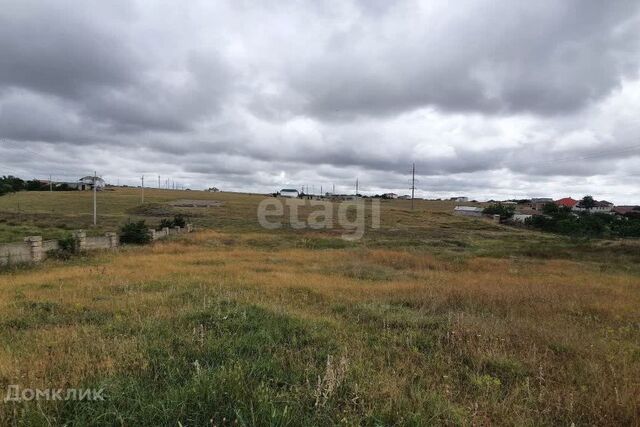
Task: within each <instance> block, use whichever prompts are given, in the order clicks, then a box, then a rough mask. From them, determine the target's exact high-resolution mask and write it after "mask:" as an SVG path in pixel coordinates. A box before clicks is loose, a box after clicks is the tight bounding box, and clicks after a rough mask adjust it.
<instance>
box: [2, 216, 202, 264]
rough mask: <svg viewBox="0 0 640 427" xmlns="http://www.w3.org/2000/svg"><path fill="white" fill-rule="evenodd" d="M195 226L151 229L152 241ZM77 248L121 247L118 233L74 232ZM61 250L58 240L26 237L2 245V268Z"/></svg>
mask: <svg viewBox="0 0 640 427" xmlns="http://www.w3.org/2000/svg"><path fill="white" fill-rule="evenodd" d="M192 231H193V226H192V225H191V224H187V225H186V227H182V228H181V227H174V228H168V227H165V228H163V229H162V230H160V231H157V230H153V229H149V234H151V239H152V240H158V239H162V238H164V237H167V236H170V235H175V234H181V233H191V232H192ZM73 239H74V240H75V247H76V250H77V251H78V252H84V251H89V250H96V249H112V250H117V248H118V247H119V246H120V239H119V237H118V234H117V233H113V232H109V233H105V235H104V236H96V237H87V233H86V232H85V231H83V230H78V231H74V232H73ZM58 249H60V244H59V243H58V241H57V240H42V236H29V237H25V238H24V241H23V242H22V243H6V244H0V266H5V265H15V264H24V263H38V262H41V261H43V260H45V259H46V258H47V256H48V254H49V253H50V252H51V251H56V250H58Z"/></svg>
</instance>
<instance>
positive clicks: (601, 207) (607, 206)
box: [572, 200, 614, 214]
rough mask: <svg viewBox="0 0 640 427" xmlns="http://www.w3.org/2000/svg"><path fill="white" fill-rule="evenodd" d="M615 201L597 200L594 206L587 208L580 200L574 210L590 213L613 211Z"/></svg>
mask: <svg viewBox="0 0 640 427" xmlns="http://www.w3.org/2000/svg"><path fill="white" fill-rule="evenodd" d="M613 207H614V205H613V203H611V202H607V201H606V200H602V201H597V200H596V201H595V204H594V206H592V207H589V208H586V207H584V206H582V202H578V203H577V204H576V205H575V206H574V207H573V209H572V210H574V211H577V212H589V213H609V214H610V213H612V210H613Z"/></svg>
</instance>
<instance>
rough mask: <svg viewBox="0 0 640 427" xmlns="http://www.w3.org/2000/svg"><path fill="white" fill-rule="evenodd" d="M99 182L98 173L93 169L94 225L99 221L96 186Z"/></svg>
mask: <svg viewBox="0 0 640 427" xmlns="http://www.w3.org/2000/svg"><path fill="white" fill-rule="evenodd" d="M97 184H98V173H97V172H96V171H93V226H94V227H95V226H96V224H97V223H98V209H97V206H96V187H97Z"/></svg>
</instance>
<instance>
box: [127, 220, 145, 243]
mask: <svg viewBox="0 0 640 427" xmlns="http://www.w3.org/2000/svg"><path fill="white" fill-rule="evenodd" d="M120 241H121V242H122V243H133V244H136V245H142V244H145V243H149V242H151V233H149V228H148V227H147V225H146V224H145V222H144V220H141V221H138V222H129V223H127V224H125V225H124V226H122V228H121V229H120Z"/></svg>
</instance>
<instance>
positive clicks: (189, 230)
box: [187, 223, 193, 233]
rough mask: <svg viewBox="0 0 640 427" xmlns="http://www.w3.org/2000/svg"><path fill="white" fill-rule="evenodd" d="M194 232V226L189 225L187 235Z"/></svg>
mask: <svg viewBox="0 0 640 427" xmlns="http://www.w3.org/2000/svg"><path fill="white" fill-rule="evenodd" d="M192 231H193V224H191V223H189V224H187V233H191V232H192Z"/></svg>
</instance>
